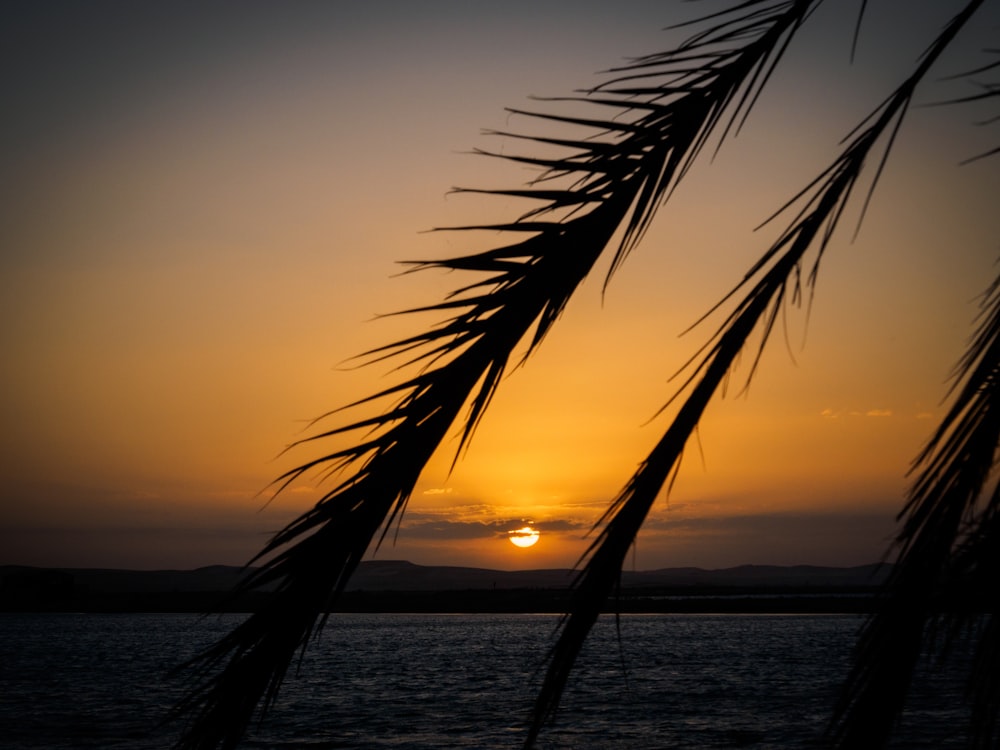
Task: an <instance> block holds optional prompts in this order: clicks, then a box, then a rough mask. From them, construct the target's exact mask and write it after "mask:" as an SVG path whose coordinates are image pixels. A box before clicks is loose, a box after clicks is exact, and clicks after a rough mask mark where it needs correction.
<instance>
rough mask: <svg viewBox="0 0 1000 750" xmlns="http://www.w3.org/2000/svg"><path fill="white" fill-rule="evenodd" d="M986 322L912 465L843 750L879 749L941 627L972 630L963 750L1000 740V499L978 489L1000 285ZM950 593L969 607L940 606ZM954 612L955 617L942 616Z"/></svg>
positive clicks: (998, 431)
mask: <svg viewBox="0 0 1000 750" xmlns="http://www.w3.org/2000/svg"><path fill="white" fill-rule="evenodd" d="M984 313H985V316H984V319H983V322H982V324H981V326H980V329H979V331H978V333H977V335H976V336H975V337H974V338H973V339H972V341H971V343H970V346H969V349H968V351H967V352H966V354H965V356H964V357H963V358H962V360H961V362H960V363H959V365H958V367H957V368H956V375H955V377H956V388H955V394H954V400H953V402H952V405H951V408H950V409H949V410H948V413H947V414H946V415H945V417H944V419H943V420H942V422H941V425H940V426H939V427H938V429H937V430H936V431H935V433H934V435H933V436H932V437H931V439H930V441H929V442H928V444H927V446H926V448H925V449H924V450H923V452H922V453H921V454H920V456H919V457H918V458H917V461H916V462H915V469H916V468H919V469H921V470H920V473H919V475H918V476H917V478H916V479H915V481H914V483H913V486H912V487H911V489H910V496H909V500H908V502H907V504H906V506H905V507H904V509H903V511H902V512H901V513H900V519H901V520H902V522H903V524H902V528H901V529H900V531H899V534H898V536H897V538H896V544H897V545H898V546H899V548H900V554H899V559H898V561H897V562H896V565H895V567H894V569H893V572H892V576H891V578H890V581H889V584H888V585H887V587H886V590H885V592H884V595H883V599H884V601H883V602H882V607H881V609H880V611H879V612H878V613H877V614H875V615H874V616H872V617H871V618H870V619H869V621H868V622H867V623H866V625H865V628H864V630H863V631H862V634H861V636H860V638H859V641H858V647H857V649H858V653H857V658H856V663H855V666H854V669H853V670H852V672H851V675H850V677H849V680H848V683H847V685H846V688H845V691H844V693H843V695H842V697H841V700H840V703H839V705H838V706H837V712H836V715H835V719H836V725H835V727H834V734H835V736H836V737H837V739H838V741H839V744H840V746H841V747H845V748H847V747H858V744H859V742H861V741H862V740H863V739H864V740H865V741H868V742H873V743H878V744H884V743H885V741H886V740H887V739H888V737H889V734H890V732H891V729H892V725H893V723H894V721H895V720H896V719H897V718H898V716H899V714H900V712H901V711H902V708H903V704H904V701H905V697H906V691H907V687H908V685H909V683H910V681H911V678H912V675H913V671H914V669H915V667H916V665H917V661H918V659H919V658H920V656H921V652H922V650H923V647H924V644H925V642H926V641H928V640H929V639H931V638H932V637H933V636H934V633H935V630H936V628H935V627H934V624H935V622H936V621H938V620H941V621H942V622H941V624H942V625H944V626H945V629H946V630H950V631H951V632H952V633H953V634H955V633H957V631H959V630H962V629H969V630H971V631H972V632H973V633H978V645H977V648H976V655H975V660H974V663H975V669H974V672H973V674H972V675H971V679H970V683H969V692H970V697H971V699H972V700H971V703H972V706H973V714H972V734H971V744H972V746H973V747H992V746H993V743H994V740H995V737H996V720H997V715H998V709H1000V683H998V681H997V676H996V675H997V667H998V666H1000V661H998V659H1000V654H998V652H997V643H998V640H997V636H998V633H997V627H998V621H997V615H996V614H995V613H996V611H997V603H998V597H997V592H996V581H997V578H996V576H997V574H998V573H1000V567H998V562H1000V557H998V555H1000V552H998V547H997V546H996V545H997V543H998V542H1000V537H998V536H997V534H998V531H1000V529H998V523H997V519H998V516H1000V494H998V488H997V486H995V485H994V487H993V490H992V492H989V493H986V494H985V496H984V493H983V491H984V489H985V487H986V485H987V482H988V481H989V478H990V476H991V474H992V471H993V468H994V461H995V455H996V450H997V446H998V445H1000V388H998V383H997V381H998V378H1000V280H998V282H995V283H994V285H993V286H992V288H991V289H990V291H989V292H988V293H987V295H986V297H985V304H984ZM963 381H964V382H963ZM958 386H961V387H958ZM948 592H951V593H952V594H954V593H955V592H960V593H968V594H971V595H973V596H975V597H976V598H975V599H974V600H973V601H972V602H968V603H963V602H961V601H959V602H954V601H948V602H942V601H941V598H942V596H943V595H944V594H946V593H948ZM956 605H957V606H958V612H957V613H953V614H950V615H947V616H944V615H940V614H938V613H940V612H941V611H946V612H947V611H948V610H949V609H951V608H954V607H956ZM963 612H964V613H965V614H963ZM981 612H990V613H992V614H988V615H981V614H979V613H981Z"/></svg>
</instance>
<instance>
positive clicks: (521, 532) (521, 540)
mask: <svg viewBox="0 0 1000 750" xmlns="http://www.w3.org/2000/svg"><path fill="white" fill-rule="evenodd" d="M507 538H508V539H510V541H511V544H513V545H515V546H517V547H530V546H532V545H533V544H534V543H535V542H537V541H538V529H533V528H531V527H530V526H524V527H522V528H520V529H516V530H515V531H509V532H507Z"/></svg>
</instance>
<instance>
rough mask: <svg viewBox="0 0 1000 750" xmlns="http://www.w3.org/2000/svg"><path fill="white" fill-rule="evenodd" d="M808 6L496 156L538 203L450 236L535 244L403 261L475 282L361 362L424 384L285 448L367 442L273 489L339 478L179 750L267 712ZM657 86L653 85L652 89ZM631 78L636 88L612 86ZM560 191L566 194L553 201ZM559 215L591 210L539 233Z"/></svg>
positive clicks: (237, 638) (738, 22)
mask: <svg viewBox="0 0 1000 750" xmlns="http://www.w3.org/2000/svg"><path fill="white" fill-rule="evenodd" d="M818 1H819V0H792V1H787V2H773V1H772V2H764V1H763V0H751V1H750V2H745V3H743V4H741V5H740V6H739V9H740V10H742V11H743V13H744V15H742V16H740V15H739V14H737V15H732V14H729V15H723V16H719V17H718V18H721V20H719V21H718V22H717V23H716V24H715V25H714V26H711V27H709V28H708V29H707V30H704V31H702V32H699V33H698V34H697V35H696V36H694V37H692V39H690V40H689V41H688V42H687V43H685V44H684V45H682V46H681V48H680V49H679V50H678V51H676V52H673V53H666V54H664V55H659V56H653V57H649V58H640V60H638V61H636V62H635V63H634V64H633V65H631V66H629V67H628V68H626V69H624V70H621V71H618V74H619V75H618V77H617V78H616V79H615V81H614V82H613V83H612V84H609V85H608V87H600V88H599V89H595V90H594V91H593V92H592V93H593V94H594V103H595V106H597V107H604V106H607V103H608V102H615V103H616V106H617V108H618V113H617V117H616V118H614V119H607V120H603V119H596V120H595V119H580V118H575V119H573V118H562V119H561V120H559V118H557V121H561V122H562V123H563V124H566V125H573V126H577V127H585V128H588V129H590V130H596V131H597V133H596V134H595V136H596V137H594V138H581V139H552V138H543V137H535V138H528V139H527V140H528V141H531V142H534V143H536V144H538V145H541V146H544V147H547V148H557V149H565V150H569V151H570V152H571V153H570V154H569V155H566V156H562V157H556V158H549V157H546V158H536V157H531V156H520V155H510V156H502V157H501V158H504V159H507V160H511V161H515V162H522V163H527V164H531V165H534V166H537V167H541V168H543V169H544V170H545V171H544V172H543V174H542V176H541V177H540V178H539V179H538V180H536V183H535V185H533V186H532V189H531V190H526V191H518V192H517V193H516V194H517V195H518V196H522V197H526V198H530V199H533V200H536V201H539V202H540V203H541V205H540V206H539V207H536V208H535V209H533V210H530V211H528V212H527V213H526V214H524V215H523V216H521V217H520V218H519V219H518V220H516V221H513V222H507V223H501V224H496V225H493V226H467V227H457V228H455V229H459V230H470V231H471V230H480V229H489V230H492V231H496V230H499V231H501V232H503V233H506V234H514V235H515V236H519V237H521V236H523V235H527V237H523V239H519V240H518V241H516V242H514V243H513V244H510V245H506V246H502V247H499V248H496V249H493V250H490V251H486V252H482V253H476V254H472V255H467V256H461V257H457V258H450V259H446V260H432V261H416V262H414V263H412V264H411V265H412V267H413V268H414V269H426V268H439V269H446V270H466V271H473V272H475V273H478V274H482V275H483V276H482V277H480V278H479V279H478V280H476V281H475V282H473V283H471V284H469V285H467V286H464V287H462V288H460V289H458V290H457V291H455V292H454V293H453V294H452V295H450V296H449V297H448V298H447V299H446V300H444V301H443V302H440V303H437V304H434V305H430V306H428V307H425V308H420V310H421V311H437V312H443V313H445V314H448V315H450V316H451V317H449V318H447V319H446V320H445V321H444V322H443V323H441V324H440V325H438V326H437V327H434V328H432V329H430V330H429V331H425V332H424V333H421V334H417V335H415V336H412V337H408V338H405V339H403V340H400V341H397V342H395V343H393V344H390V345H388V346H384V347H380V348H378V349H374V350H372V351H370V352H368V353H367V355H362V356H363V357H365V356H367V357H368V358H369V359H370V360H372V361H379V360H382V359H385V358H402V357H409V359H407V360H406V361H405V364H407V365H412V366H416V367H417V368H418V369H419V371H418V372H417V374H415V375H413V376H412V377H410V378H408V379H406V380H404V381H403V382H401V383H399V384H397V385H395V386H392V387H390V388H388V389H385V390H383V391H381V392H379V393H377V394H375V395H373V396H371V397H369V398H367V399H364V400H363V401H362V402H359V404H358V405H361V404H368V403H370V402H373V401H376V400H380V399H384V398H394V399H395V402H394V403H393V405H392V406H390V407H389V408H387V409H386V410H385V411H384V412H382V413H381V414H379V415H377V416H374V417H365V418H362V419H358V420H357V421H354V422H351V423H348V424H346V425H344V426H340V427H335V428H333V429H330V430H326V431H324V432H321V433H320V434H318V435H315V436H312V437H310V438H307V439H305V440H303V441H300V442H299V443H296V444H295V445H301V444H302V443H311V442H313V441H315V440H318V439H320V438H329V437H332V436H334V435H344V434H349V433H354V432H356V431H363V432H364V438H363V439H361V440H359V442H357V443H356V444H355V445H353V446H351V447H348V448H343V449H339V450H335V451H332V452H329V453H327V454H325V455H322V456H319V457H317V458H315V459H313V460H310V461H308V462H307V463H304V464H303V465H301V466H299V467H297V468H295V469H292V470H290V471H288V472H286V473H285V474H283V475H282V476H280V477H278V479H277V480H276V481H275V487H276V492H280V491H281V490H282V489H284V488H286V487H287V486H288V485H289V484H290V483H292V482H294V481H296V480H298V479H300V478H302V477H304V476H305V475H306V474H308V473H311V472H314V471H321V472H323V473H324V474H325V475H332V474H338V475H339V476H341V477H342V478H341V479H340V481H339V483H338V484H337V485H336V486H335V487H333V488H332V489H331V490H329V491H328V492H326V493H325V494H324V496H323V497H322V498H321V499H320V500H319V502H318V503H317V504H316V505H315V506H314V507H313V508H312V509H311V510H309V511H308V512H306V513H304V514H303V515H302V516H300V517H299V518H298V519H296V520H295V521H293V522H292V523H290V524H289V525H288V526H287V527H285V528H284V529H283V530H281V531H280V532H278V533H277V534H276V535H275V536H274V537H273V538H272V539H271V540H270V541H269V542H268V544H267V545H266V546H265V547H264V548H263V549H262V550H261V552H260V553H259V554H258V555H257V556H256V557H255V558H254V559H253V560H252V561H251V562H252V563H253V562H258V561H260V562H261V566H260V567H259V568H257V569H256V570H254V571H253V572H252V573H250V574H249V575H248V576H247V577H246V578H245V579H244V580H243V582H242V583H241V584H240V587H239V591H240V592H244V591H249V590H255V589H260V588H262V587H265V586H272V585H273V586H275V589H274V591H273V593H271V594H270V595H269V598H268V601H267V603H266V604H265V606H264V607H263V608H262V609H261V610H260V611H259V612H257V613H255V614H254V615H252V616H251V617H250V618H248V619H247V620H246V621H245V622H244V623H243V624H241V625H240V626H239V627H237V628H236V629H235V630H233V631H232V632H231V633H230V634H229V635H227V636H226V637H225V638H223V639H222V640H221V641H219V642H218V643H217V644H215V645H214V646H212V647H211V648H209V649H208V650H206V651H205V652H204V653H202V654H201V655H200V656H199V657H197V658H196V659H195V660H193V662H192V663H190V664H189V665H188V667H189V668H190V669H191V670H192V673H193V675H194V678H195V680H196V684H195V687H194V688H192V690H191V692H190V693H189V694H188V695H187V697H186V698H185V699H184V700H183V701H182V702H181V704H180V705H179V706H178V708H177V711H176V713H177V715H180V716H184V717H187V718H188V719H189V723H188V725H187V728H186V730H185V732H184V734H183V736H182V738H181V740H180V743H179V746H180V747H181V748H188V749H192V750H193V749H194V748H198V749H202V748H213V747H219V746H221V747H226V748H232V747H235V746H236V745H237V743H238V742H239V740H240V738H241V737H242V736H243V735H244V733H245V732H246V730H247V727H248V726H249V723H250V722H251V720H252V718H253V716H254V715H255V714H256V713H258V712H264V711H266V710H267V709H268V708H269V707H270V706H271V705H272V703H273V701H274V699H275V697H276V695H277V693H278V690H279V688H280V685H281V683H282V681H283V679H284V677H285V675H286V673H287V670H288V667H289V664H290V663H291V660H292V659H293V658H294V656H295V654H296V653H301V651H302V650H303V649H305V647H306V646H307V645H308V643H309V641H310V639H311V638H312V637H313V635H314V634H315V632H316V631H317V629H318V628H320V627H322V625H323V623H324V620H325V615H323V613H324V612H327V611H328V610H329V608H330V606H331V605H332V603H333V602H334V601H335V600H336V598H337V597H338V596H339V595H340V593H341V592H342V591H343V590H344V587H345V586H346V584H347V581H348V580H349V578H350V576H351V575H352V574H353V572H354V570H355V569H356V567H357V565H358V564H359V562H360V561H361V559H362V557H363V555H364V554H365V552H366V550H368V549H369V548H370V547H371V546H372V544H373V542H374V543H375V544H377V543H378V542H379V541H381V538H382V537H384V535H385V533H386V532H387V530H388V529H389V528H390V526H391V524H392V523H393V521H394V520H398V519H399V518H400V516H401V514H402V513H403V511H404V509H405V507H406V504H407V502H408V500H409V497H410V495H411V493H412V492H413V489H414V486H415V485H416V482H417V480H418V478H419V476H420V473H421V471H422V470H423V468H424V466H425V465H426V463H427V461H428V460H429V459H430V457H431V455H432V454H433V453H434V451H435V450H436V449H437V447H438V446H439V445H440V443H441V442H442V440H444V438H445V437H446V436H447V434H448V433H449V431H450V430H451V429H452V426H453V425H454V424H455V423H456V422H458V423H460V441H459V448H458V453H461V451H462V450H463V449H464V447H465V446H466V445H467V443H468V441H469V440H470V439H471V437H472V434H473V432H474V431H475V428H476V425H477V424H478V422H479V420H480V419H481V417H482V415H483V413H484V412H485V410H486V408H487V406H488V405H489V403H490V400H491V398H492V396H493V393H494V392H495V390H496V388H497V386H498V384H499V382H500V379H501V377H502V376H503V375H504V373H505V372H506V371H507V370H508V369H509V367H510V366H511V364H512V362H511V360H512V358H513V357H514V356H515V352H516V351H517V348H518V346H520V345H522V343H525V342H526V352H525V353H524V354H523V357H527V356H528V355H529V354H530V353H531V352H532V351H533V350H534V349H535V348H536V347H537V346H538V345H539V344H540V342H541V341H542V339H543V338H544V336H545V334H546V333H547V332H548V331H549V329H550V328H551V326H552V324H553V323H554V322H555V320H556V319H557V318H558V317H559V315H560V313H561V312H562V310H563V308H564V307H565V305H566V303H567V302H568V300H569V298H570V297H571V295H572V294H573V292H574V291H575V290H576V288H577V287H578V286H579V284H580V283H581V281H582V280H583V279H584V278H585V277H586V276H587V274H588V273H589V272H590V270H591V269H592V268H593V265H594V263H595V262H596V261H597V259H598V258H599V256H600V255H601V254H602V253H603V252H604V250H605V249H606V248H607V247H608V246H609V245H610V244H611V242H612V240H613V238H614V236H615V234H616V233H617V232H622V233H623V239H622V240H621V241H620V243H619V244H618V247H617V251H616V254H615V256H614V259H613V262H612V271H613V270H614V269H615V268H617V267H618V265H620V263H621V262H622V260H623V259H624V258H625V257H626V256H627V254H628V252H629V251H630V250H631V249H632V248H633V247H634V246H635V244H636V243H637V242H638V240H639V238H640V237H641V235H642V232H643V231H644V229H645V228H646V226H648V223H649V221H650V219H651V217H652V215H653V213H654V212H655V211H656V209H657V208H658V207H659V205H660V204H661V203H662V202H663V200H664V199H665V197H666V196H667V195H668V193H669V191H670V190H671V189H672V188H673V187H674V186H675V185H676V183H677V181H678V180H679V179H680V178H681V177H682V176H683V175H684V173H685V171H686V170H687V168H688V167H689V166H690V163H691V161H692V160H693V159H694V158H695V157H696V156H697V154H698V153H699V152H700V150H701V148H702V147H703V146H704V144H705V143H706V142H707V141H708V139H709V137H710V136H711V134H712V133H713V132H714V131H715V130H716V129H717V126H718V125H719V124H720V122H724V120H723V117H724V116H725V115H726V113H727V112H731V111H732V109H733V104H734V103H735V102H739V107H742V108H743V110H744V111H745V109H746V107H748V106H749V103H750V102H751V101H752V98H753V96H754V95H755V93H756V92H757V91H758V90H759V87H760V86H761V85H762V83H763V81H764V80H766V78H767V76H768V75H769V72H770V69H771V68H770V66H771V65H773V62H774V54H775V51H776V50H780V49H782V47H783V45H784V44H785V43H787V39H788V37H789V36H790V34H791V33H792V31H793V30H794V29H795V28H796V27H797V25H798V24H800V23H801V22H802V20H803V18H804V17H805V16H806V15H807V14H808V12H809V11H810V10H811V9H812V8H813V7H814V6H815V5H816V4H817V3H818ZM713 18H716V16H713ZM640 70H642V72H641V73H640V72H637V71H640ZM654 72H655V74H656V75H658V76H660V78H661V82H660V84H659V85H654V84H653V83H650V82H649V81H648V80H645V79H647V78H648V77H650V76H652V75H653V74H654ZM639 78H642V79H643V81H642V82H641V83H642V85H639V86H636V87H632V88H621V85H622V84H623V83H625V82H633V83H635V82H636V80H637V79H639ZM597 91H601V92H603V93H601V94H599V95H598V94H596V92H597ZM739 97H742V99H740V98H739ZM581 98H582V99H583V100H584V101H589V100H590V99H589V98H588V97H586V96H585V97H581ZM529 116H531V117H536V118H542V119H552V117H551V116H548V115H542V114H534V113H533V114H531V115H529ZM727 127H728V126H727ZM608 139H610V140H608ZM561 178H566V179H567V180H568V183H569V184H568V187H565V188H563V189H551V188H550V187H548V185H549V184H550V183H551V182H552V181H553V180H558V179H561ZM543 183H544V184H543ZM487 192H489V191H487ZM493 192H497V193H500V194H511V193H510V191H493ZM566 208H571V209H581V208H582V209H583V210H579V211H574V212H573V213H571V215H569V216H560V217H557V218H555V219H554V220H551V221H549V220H546V219H547V218H550V217H553V216H556V214H558V212H559V211H560V210H562V209H566ZM410 312H414V311H410ZM463 408H464V409H465V413H464V415H462V411H463ZM380 530H381V536H379V531H380Z"/></svg>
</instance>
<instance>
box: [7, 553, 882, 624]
mask: <svg viewBox="0 0 1000 750" xmlns="http://www.w3.org/2000/svg"><path fill="white" fill-rule="evenodd" d="M888 570H889V566H887V565H878V564H873V565H863V566H859V567H851V568H832V567H817V566H808V565H798V566H790V567H782V566H767V565H742V566H739V567H735V568H725V569H721V570H703V569H701V568H665V569H663V570H651V571H625V572H623V574H622V586H623V594H624V595H625V597H626V599H628V600H630V601H632V602H633V603H637V602H640V601H642V602H646V605H644V606H647V607H648V606H652V605H651V604H650V603H651V602H660V603H659V604H657V605H656V606H658V607H662V606H665V605H664V604H663V602H664V601H667V602H669V601H672V600H680V599H684V600H687V599H690V598H691V597H716V598H717V597H720V596H722V597H733V596H748V595H754V596H760V595H762V594H770V595H775V596H779V595H780V596H782V597H787V596H789V595H795V596H799V597H802V596H817V595H837V596H842V595H845V594H861V595H864V596H869V595H870V594H871V592H872V590H873V588H874V587H875V586H877V585H878V584H879V583H881V581H882V580H884V578H885V576H886V574H887V572H888ZM243 573H244V571H243V570H242V569H241V568H238V567H231V566H224V565H213V566H209V567H205V568H198V569H196V570H154V571H141V570H108V569H94V568H33V567H24V566H13V565H8V566H0V611H8V612H10V611H207V610H217V609H223V610H231V611H246V610H252V609H254V608H255V607H256V606H257V605H258V604H259V602H260V597H261V595H260V594H254V595H249V596H244V597H241V598H237V599H232V598H230V597H227V594H228V592H230V591H231V590H232V589H233V587H234V586H235V585H236V583H237V582H238V581H239V580H240V578H241V577H242V575H243ZM574 576H575V572H574V571H572V570H568V569H555V570H518V571H504V570H490V569H487V568H464V567H452V566H427V565H416V564H414V563H410V562H406V561H401V560H373V561H366V562H363V563H361V566H360V567H359V569H358V571H357V572H356V573H355V575H354V577H353V578H352V580H351V583H350V585H349V587H348V592H347V594H345V596H344V597H342V600H341V605H342V606H341V608H342V609H352V608H354V609H355V610H357V611H562V610H564V608H565V604H566V598H567V597H566V591H567V589H568V587H569V586H570V584H571V582H572V581H573V578H574ZM702 601H703V602H704V601H705V600H704V599H703V600H702Z"/></svg>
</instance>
